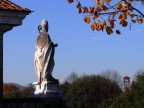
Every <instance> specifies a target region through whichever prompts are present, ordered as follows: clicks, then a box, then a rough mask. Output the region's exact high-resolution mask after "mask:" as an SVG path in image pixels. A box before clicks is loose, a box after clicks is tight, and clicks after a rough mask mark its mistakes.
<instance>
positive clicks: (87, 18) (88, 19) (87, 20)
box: [84, 16, 91, 24]
mask: <svg viewBox="0 0 144 108" xmlns="http://www.w3.org/2000/svg"><path fill="white" fill-rule="evenodd" d="M84 21H85V22H86V23H88V24H89V23H90V21H91V20H90V17H89V16H86V17H85V18H84Z"/></svg>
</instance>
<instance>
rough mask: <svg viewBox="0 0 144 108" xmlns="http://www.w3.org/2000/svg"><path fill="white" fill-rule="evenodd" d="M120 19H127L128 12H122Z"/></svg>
mask: <svg viewBox="0 0 144 108" xmlns="http://www.w3.org/2000/svg"><path fill="white" fill-rule="evenodd" d="M119 19H120V20H125V19H127V14H126V13H122V14H120V16H119Z"/></svg>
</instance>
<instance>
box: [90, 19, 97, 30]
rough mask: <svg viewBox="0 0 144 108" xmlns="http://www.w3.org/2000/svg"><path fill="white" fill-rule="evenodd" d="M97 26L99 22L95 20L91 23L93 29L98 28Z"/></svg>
mask: <svg viewBox="0 0 144 108" xmlns="http://www.w3.org/2000/svg"><path fill="white" fill-rule="evenodd" d="M96 27H97V23H96V22H95V21H94V22H93V23H92V25H91V29H92V30H93V31H94V29H96Z"/></svg>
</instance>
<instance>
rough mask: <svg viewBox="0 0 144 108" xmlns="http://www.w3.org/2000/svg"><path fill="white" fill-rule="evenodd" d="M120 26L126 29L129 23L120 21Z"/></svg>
mask: <svg viewBox="0 0 144 108" xmlns="http://www.w3.org/2000/svg"><path fill="white" fill-rule="evenodd" d="M120 24H121V25H122V26H123V27H126V26H127V24H128V23H127V21H123V20H121V21H120Z"/></svg>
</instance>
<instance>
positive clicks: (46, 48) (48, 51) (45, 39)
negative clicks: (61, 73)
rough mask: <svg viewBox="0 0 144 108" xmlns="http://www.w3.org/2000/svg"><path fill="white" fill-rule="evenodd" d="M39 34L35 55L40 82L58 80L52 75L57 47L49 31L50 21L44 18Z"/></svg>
mask: <svg viewBox="0 0 144 108" xmlns="http://www.w3.org/2000/svg"><path fill="white" fill-rule="evenodd" d="M38 31H39V35H38V37H37V41H36V51H35V55H34V67H35V71H36V74H37V76H38V82H39V83H41V82H42V81H57V80H56V79H54V78H53V77H52V71H53V68H54V65H55V63H54V53H55V47H57V46H58V44H54V43H53V42H52V41H51V38H50V36H49V34H48V33H47V32H48V21H47V20H45V19H43V20H42V22H41V25H39V26H38Z"/></svg>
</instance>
